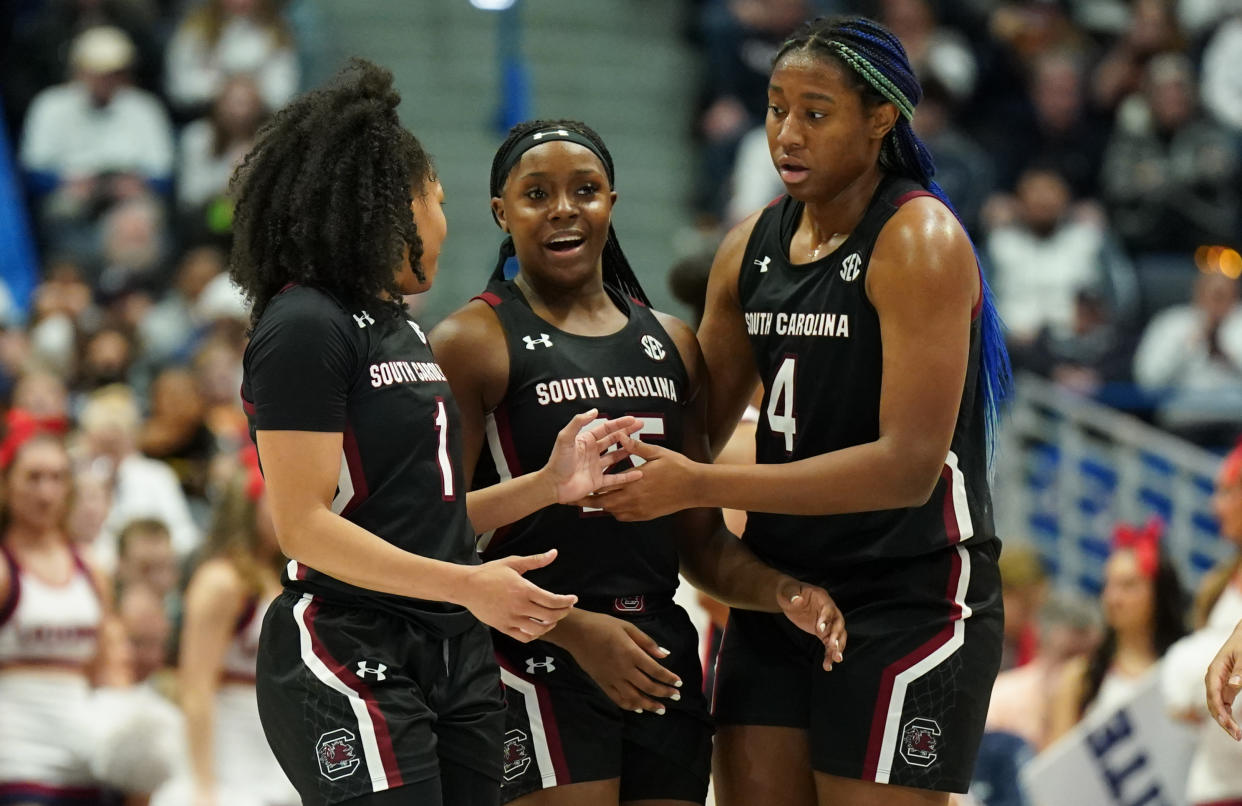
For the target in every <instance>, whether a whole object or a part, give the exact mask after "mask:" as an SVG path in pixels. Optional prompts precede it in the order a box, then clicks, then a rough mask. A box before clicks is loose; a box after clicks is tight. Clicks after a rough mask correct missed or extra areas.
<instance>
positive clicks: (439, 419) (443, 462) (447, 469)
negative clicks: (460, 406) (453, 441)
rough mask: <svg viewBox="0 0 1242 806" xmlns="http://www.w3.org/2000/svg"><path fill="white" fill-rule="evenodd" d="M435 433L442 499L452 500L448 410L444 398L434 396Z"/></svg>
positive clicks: (453, 497)
mask: <svg viewBox="0 0 1242 806" xmlns="http://www.w3.org/2000/svg"><path fill="white" fill-rule="evenodd" d="M436 433H437V434H439V435H440V447H439V449H438V450H437V452H436V458H437V459H438V460H439V462H440V482H441V484H442V485H443V487H444V500H445V501H452V500H454V499H455V498H456V496H454V495H453V464H452V462H450V461H449V454H448V412H447V411H446V410H445V409H444V398H442V397H437V398H436Z"/></svg>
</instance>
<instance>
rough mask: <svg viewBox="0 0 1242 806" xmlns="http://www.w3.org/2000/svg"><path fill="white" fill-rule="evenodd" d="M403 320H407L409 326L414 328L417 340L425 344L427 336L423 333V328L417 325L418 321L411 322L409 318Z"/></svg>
mask: <svg viewBox="0 0 1242 806" xmlns="http://www.w3.org/2000/svg"><path fill="white" fill-rule="evenodd" d="M405 321H406V322H409V324H410V327H412V328H414V332H415V333H417V334H418V340H419V341H421V342H422V343H423V344H426V343H427V337H426V336H425V335H423V329H422V328H421V327H419V326H418V323H417V322H411V321H410V320H409V319H406V320H405Z"/></svg>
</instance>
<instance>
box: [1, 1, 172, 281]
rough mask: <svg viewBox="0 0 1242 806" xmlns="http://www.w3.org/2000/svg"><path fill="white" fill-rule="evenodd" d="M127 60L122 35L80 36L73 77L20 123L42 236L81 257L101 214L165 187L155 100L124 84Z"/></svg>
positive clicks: (168, 138)
mask: <svg viewBox="0 0 1242 806" xmlns="http://www.w3.org/2000/svg"><path fill="white" fill-rule="evenodd" d="M133 60H134V47H133V44H132V43H131V42H130V41H129V37H127V36H126V35H125V33H124V32H123V31H121V30H119V29H117V28H113V27H110V26H100V27H97V28H91V29H89V30H87V31H85V32H83V33H82V34H80V35H79V36H78V37H77V38H76V39H75V40H74V42H73V47H72V49H71V51H70V63H71V65H72V67H73V79H72V80H71V81H70V82H69V83H67V84H61V85H59V86H56V87H51V88H49V89H46V90H44V91H43V92H41V93H39V95H38V97H36V98H35V100H34V103H33V104H32V105H31V107H30V112H29V114H28V116H27V119H26V125H25V131H24V132H23V137H22V148H21V164H22V167H23V169H25V170H26V171H27V174H28V177H29V182H30V186H31V189H32V190H33V191H34V193H35V195H36V196H37V197H40V198H41V199H42V202H41V204H40V220H41V223H42V225H43V230H44V237H45V238H47V239H48V241H49V242H50V243H54V244H56V246H57V248H58V249H60V250H66V251H69V252H70V253H72V254H74V255H76V256H78V257H81V258H86V259H90V258H92V257H94V256H96V255H97V254H98V250H99V244H98V235H97V233H96V232H95V229H94V226H93V222H94V221H95V219H96V218H97V217H98V215H99V214H100V213H101V212H103V211H104V210H106V209H107V208H108V207H110V206H111V205H113V204H115V203H116V202H118V201H124V200H130V199H136V198H140V197H142V196H145V195H147V194H149V193H151V192H153V191H154V192H164V191H167V190H168V189H170V187H171V179H172V166H173V151H172V131H171V127H170V125H169V122H168V117H167V115H166V114H165V113H164V109H163V107H162V106H161V105H160V102H159V100H158V99H157V98H155V96H153V95H151V94H150V93H147V92H145V91H143V90H140V89H137V88H135V87H132V86H130V84H129V78H128V75H129V69H130V67H131V66H132V65H133Z"/></svg>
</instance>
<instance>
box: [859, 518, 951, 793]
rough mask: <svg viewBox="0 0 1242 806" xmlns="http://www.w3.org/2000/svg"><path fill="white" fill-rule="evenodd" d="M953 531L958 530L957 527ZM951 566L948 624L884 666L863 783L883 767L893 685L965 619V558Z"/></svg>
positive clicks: (873, 778) (903, 705)
mask: <svg viewBox="0 0 1242 806" xmlns="http://www.w3.org/2000/svg"><path fill="white" fill-rule="evenodd" d="M954 528H955V529H956V526H954ZM951 562H952V566H951V567H950V569H949V584H948V587H947V589H946V591H945V598H946V599H948V601H949V604H950V606H951V607H952V608H953V609H952V615H951V616H950V617H949V622H948V623H947V624H945V625H944V628H943V629H942V630H940V632H938V633H936V634H935V635H933V636H932V637H931V638H930V639H929V640H927V641H925V642H924V643H923V644H922V645H921V646H919V647H918V648H917V649H915V650H914V651H913V652H911V653H909V654H907V655H906V656H905V657H903V658H900V659H898V660H897V661H895V662H893V663H890V664H889V665H888V666H885V667H884V671H883V672H882V673H881V676H880V690H879V692H878V693H877V695H876V699H875V711H874V712H873V713H872V715H871V735H870V736H869V737H868V739H867V755H866V757H865V758H864V760H863V771H862V779H863V780H864V781H874V780H875V777H876V773H877V772H878V770H879V767H880V750H881V745H883V743H884V727H885V725H886V724H887V723H888V707H889V701H890V700H891V699H892V697H893V684H894V683H895V682H896V680H897V675H899V674H901V673H902V672H904V671H905V670H906V669H909V668H910V667H911V666H913V665H915V664H916V663H918V662H919V661H921V660H923V659H924V658H926V657H927V656H929V655H931V654H932V653H933V652H935V651H936V650H937V649H939V648H940V647H942V646H944V645H945V644H947V643H948V642H949V641H951V640H952V639H953V622H955V621H957V620H958V619H960V618H961V617H962V608H961V607H960V606H959V605H958V604H957V603H956V602H955V601H954V594H955V593H956V592H957V581H958V579H959V578H960V577H961V575H962V558H961V556H960V555H959V554H958V552H957V551H956V550H955V551H954V552H953V559H952V560H951ZM904 707H905V703H902V708H903V709H904Z"/></svg>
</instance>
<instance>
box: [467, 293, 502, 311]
mask: <svg viewBox="0 0 1242 806" xmlns="http://www.w3.org/2000/svg"><path fill="white" fill-rule="evenodd" d="M476 299H481V300H483V301H484V302H486V303H487V304H488V305H491V306H492V307H493V308H498V307H500V303H502V302H504V300H502V299H501V298H500V297H498V296H497V295H495V294H493V293H492V292H491V291H484V292H483V293H482V294H478V295H476V296H473V297H471V298H470V301H471V302H474V301H475V300H476Z"/></svg>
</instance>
